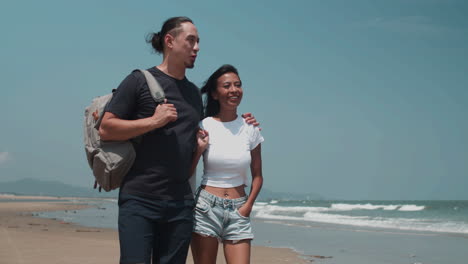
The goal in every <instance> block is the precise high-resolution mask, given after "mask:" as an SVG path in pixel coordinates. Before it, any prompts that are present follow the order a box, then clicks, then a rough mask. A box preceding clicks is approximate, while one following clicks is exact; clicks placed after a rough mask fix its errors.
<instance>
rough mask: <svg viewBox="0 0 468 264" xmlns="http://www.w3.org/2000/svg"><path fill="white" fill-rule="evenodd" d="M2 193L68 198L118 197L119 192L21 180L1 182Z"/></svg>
mask: <svg viewBox="0 0 468 264" xmlns="http://www.w3.org/2000/svg"><path fill="white" fill-rule="evenodd" d="M0 193H10V194H19V195H40V196H61V197H62V196H66V197H112V198H115V197H117V196H118V192H117V191H111V192H105V191H104V190H103V191H102V192H99V191H98V190H97V189H96V190H95V189H93V187H92V186H90V187H89V188H86V187H77V186H71V185H68V184H64V183H61V182H58V181H43V180H36V179H29V178H26V179H21V180H17V181H12V182H1V183H0Z"/></svg>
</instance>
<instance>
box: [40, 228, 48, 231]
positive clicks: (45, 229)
mask: <svg viewBox="0 0 468 264" xmlns="http://www.w3.org/2000/svg"><path fill="white" fill-rule="evenodd" d="M41 231H49V229H47V228H43V229H41Z"/></svg>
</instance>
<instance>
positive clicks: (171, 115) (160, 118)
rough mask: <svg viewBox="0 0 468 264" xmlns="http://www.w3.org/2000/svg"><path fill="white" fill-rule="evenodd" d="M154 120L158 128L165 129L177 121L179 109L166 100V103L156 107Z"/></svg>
mask: <svg viewBox="0 0 468 264" xmlns="http://www.w3.org/2000/svg"><path fill="white" fill-rule="evenodd" d="M152 119H153V121H154V122H155V127H156V128H160V127H163V126H165V125H167V123H169V122H174V121H176V120H177V109H176V108H175V106H174V105H173V104H168V103H167V99H164V103H163V104H160V105H158V106H157V107H156V109H155V111H154V114H153V116H152Z"/></svg>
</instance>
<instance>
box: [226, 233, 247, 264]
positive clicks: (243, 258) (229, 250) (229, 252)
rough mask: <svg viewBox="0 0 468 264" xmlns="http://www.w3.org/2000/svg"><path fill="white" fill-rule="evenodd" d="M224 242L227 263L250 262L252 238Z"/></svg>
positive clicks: (245, 263)
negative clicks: (235, 241)
mask: <svg viewBox="0 0 468 264" xmlns="http://www.w3.org/2000/svg"><path fill="white" fill-rule="evenodd" d="M223 244H224V257H225V258H226V262H227V264H249V263H250V239H245V240H241V241H239V242H237V243H232V241H230V240H227V241H224V243H223Z"/></svg>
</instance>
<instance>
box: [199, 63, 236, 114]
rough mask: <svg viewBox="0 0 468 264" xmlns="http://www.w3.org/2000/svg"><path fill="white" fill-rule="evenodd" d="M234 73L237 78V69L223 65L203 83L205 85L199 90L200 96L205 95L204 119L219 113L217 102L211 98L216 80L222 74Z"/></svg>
mask: <svg viewBox="0 0 468 264" xmlns="http://www.w3.org/2000/svg"><path fill="white" fill-rule="evenodd" d="M230 72H232V73H235V74H236V75H237V76H239V73H238V72H237V69H236V68H235V67H234V66H232V65H230V64H224V65H223V66H221V67H219V69H217V70H216V71H215V72H213V74H211V76H210V78H208V80H206V81H205V85H203V87H202V88H201V92H202V94H206V97H205V103H204V105H203V107H204V114H205V117H208V116H215V115H217V114H218V113H219V102H218V100H215V99H214V98H213V95H212V94H213V92H215V91H216V87H217V85H218V78H219V77H221V76H222V75H223V74H226V73H230ZM239 78H240V77H239Z"/></svg>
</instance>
